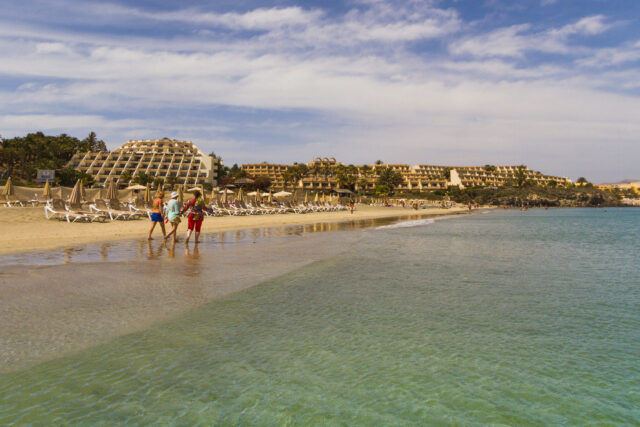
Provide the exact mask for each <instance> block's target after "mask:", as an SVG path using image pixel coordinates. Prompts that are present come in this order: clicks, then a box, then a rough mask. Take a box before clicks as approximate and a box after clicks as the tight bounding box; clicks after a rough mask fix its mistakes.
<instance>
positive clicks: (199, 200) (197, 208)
mask: <svg viewBox="0 0 640 427" xmlns="http://www.w3.org/2000/svg"><path fill="white" fill-rule="evenodd" d="M188 209H191V212H189V216H188V217H187V220H188V221H189V227H188V230H187V238H186V240H185V243H189V238H191V233H192V232H193V229H194V228H195V229H196V243H198V242H199V241H200V229H201V227H202V221H203V220H204V213H203V210H204V198H203V197H202V195H201V194H200V192H199V191H198V190H195V191H194V192H193V198H192V199H191V200H189V201H188V202H187V203H186V204H185V205H184V208H183V209H182V212H185V211H186V210H188Z"/></svg>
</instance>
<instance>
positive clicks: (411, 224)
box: [376, 219, 434, 230]
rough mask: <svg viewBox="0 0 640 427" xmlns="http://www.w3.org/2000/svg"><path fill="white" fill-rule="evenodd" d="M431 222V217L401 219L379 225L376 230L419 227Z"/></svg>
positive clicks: (432, 221)
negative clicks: (393, 222) (409, 219)
mask: <svg viewBox="0 0 640 427" xmlns="http://www.w3.org/2000/svg"><path fill="white" fill-rule="evenodd" d="M433 223H434V220H433V219H418V220H415V221H402V222H397V223H395V224H390V225H381V226H380V227H376V230H392V229H396V228H407V227H419V226H421V225H428V224H433Z"/></svg>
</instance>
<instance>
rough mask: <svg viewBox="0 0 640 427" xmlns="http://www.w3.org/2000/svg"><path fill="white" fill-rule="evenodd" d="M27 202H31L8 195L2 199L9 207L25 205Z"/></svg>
mask: <svg viewBox="0 0 640 427" xmlns="http://www.w3.org/2000/svg"><path fill="white" fill-rule="evenodd" d="M26 203H29V201H28V200H22V199H18V198H17V197H15V196H8V197H7V198H5V199H4V200H3V201H2V204H4V205H7V207H8V208H15V207H18V206H20V207H24V206H25V204H26Z"/></svg>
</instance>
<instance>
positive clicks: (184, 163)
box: [69, 138, 222, 186]
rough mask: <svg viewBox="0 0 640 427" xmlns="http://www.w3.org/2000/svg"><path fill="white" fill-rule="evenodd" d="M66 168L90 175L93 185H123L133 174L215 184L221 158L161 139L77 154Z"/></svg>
mask: <svg viewBox="0 0 640 427" xmlns="http://www.w3.org/2000/svg"><path fill="white" fill-rule="evenodd" d="M69 166H70V167H73V168H75V169H77V170H79V171H82V172H85V173H87V174H89V175H92V176H93V177H94V179H95V182H96V184H104V183H105V182H107V181H110V180H114V181H115V182H116V183H117V184H124V185H127V184H129V182H130V181H131V179H132V178H134V177H135V176H136V175H139V174H140V173H145V174H147V175H151V176H153V177H155V178H163V179H165V181H166V180H167V178H168V177H170V176H174V177H175V182H176V183H177V184H186V185H202V184H205V183H209V184H211V185H214V186H215V185H216V184H217V180H216V177H217V176H218V169H219V168H221V167H222V165H221V159H220V158H219V157H217V156H215V155H207V154H205V153H204V152H203V151H202V150H200V149H199V148H198V147H196V146H195V144H193V143H192V142H188V141H178V140H175V139H169V138H163V139H156V140H131V141H127V142H126V143H124V144H123V145H121V146H120V147H118V148H116V149H115V150H113V151H111V152H109V151H100V152H85V153H77V154H75V155H74V156H73V158H72V159H71V160H70V162H69Z"/></svg>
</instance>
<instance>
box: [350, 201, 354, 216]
mask: <svg viewBox="0 0 640 427" xmlns="http://www.w3.org/2000/svg"><path fill="white" fill-rule="evenodd" d="M354 205H355V203H354V202H353V199H349V208H351V214H352V215H353V208H354Z"/></svg>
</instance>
